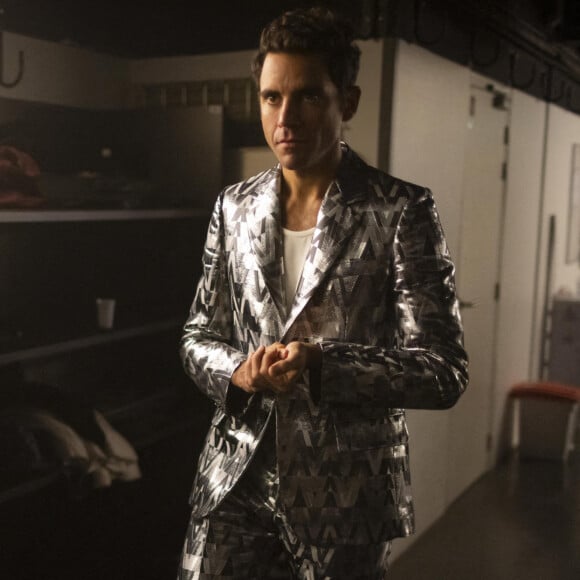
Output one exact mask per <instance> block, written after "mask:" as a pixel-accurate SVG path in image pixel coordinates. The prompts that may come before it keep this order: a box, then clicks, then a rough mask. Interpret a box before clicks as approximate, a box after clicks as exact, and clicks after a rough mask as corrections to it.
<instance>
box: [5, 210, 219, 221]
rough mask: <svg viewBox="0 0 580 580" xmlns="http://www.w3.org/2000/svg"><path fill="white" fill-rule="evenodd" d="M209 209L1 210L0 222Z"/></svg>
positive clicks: (176, 214) (190, 213)
mask: <svg viewBox="0 0 580 580" xmlns="http://www.w3.org/2000/svg"><path fill="white" fill-rule="evenodd" d="M209 215H210V210H208V209H200V208H181V209H178V208H175V209H93V210H91V209H74V210H72V209H71V210H18V209H14V210H1V211H0V223H39V222H96V221H128V220H152V219H180V218H187V217H198V218H203V217H209Z"/></svg>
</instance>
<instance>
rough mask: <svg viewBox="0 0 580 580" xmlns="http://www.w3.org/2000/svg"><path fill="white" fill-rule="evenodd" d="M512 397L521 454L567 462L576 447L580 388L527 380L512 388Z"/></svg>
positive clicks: (516, 439) (515, 436) (514, 420)
mask: <svg viewBox="0 0 580 580" xmlns="http://www.w3.org/2000/svg"><path fill="white" fill-rule="evenodd" d="M510 397H511V399H512V400H513V403H514V404H513V428H514V434H513V439H514V446H516V447H519V453H520V457H532V458H540V459H559V460H562V461H566V460H567V459H568V455H569V454H570V451H572V450H573V449H574V441H575V436H576V421H577V417H578V409H579V408H580V387H575V386H573V385H564V384H561V383H552V382H524V383H518V384H516V385H514V386H513V387H512V388H511V390H510Z"/></svg>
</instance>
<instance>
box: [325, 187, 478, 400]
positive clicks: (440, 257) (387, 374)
mask: <svg viewBox="0 0 580 580" xmlns="http://www.w3.org/2000/svg"><path fill="white" fill-rule="evenodd" d="M392 280H393V282H392V291H393V292H392V301H393V306H394V316H395V321H396V326H397V329H398V333H397V334H398V335H397V338H396V341H395V345H394V347H393V348H388V347H387V348H385V347H381V346H365V345H359V344H352V343H338V342H325V341H323V342H322V343H321V348H322V351H323V357H322V361H323V362H322V369H321V404H325V403H326V404H330V405H339V406H343V405H349V406H350V405H356V406H359V405H361V406H365V407H368V406H371V407H372V406H376V407H377V408H385V407H390V408H416V409H445V408H448V407H451V406H453V405H454V404H455V402H456V401H457V399H458V398H459V396H460V395H461V393H462V392H463V391H464V389H465V387H466V385H467V380H468V378H467V355H466V353H465V350H464V349H463V332H462V326H461V320H460V315H459V307H458V301H457V298H456V294H455V281H454V266H453V263H452V261H451V259H450V257H449V252H448V249H447V245H446V243H445V239H444V236H443V231H442V228H441V225H440V222H439V217H438V214H437V210H436V208H435V204H434V202H433V198H432V196H431V192H430V191H429V190H424V191H423V193H422V194H420V195H418V196H416V197H415V198H412V199H410V200H409V201H408V202H407V203H406V205H405V207H404V209H403V211H402V213H401V216H400V218H399V221H398V224H397V228H396V232H395V237H394V246H393V253H392ZM386 299H389V297H386Z"/></svg>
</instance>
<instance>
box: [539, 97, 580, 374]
mask: <svg viewBox="0 0 580 580" xmlns="http://www.w3.org/2000/svg"><path fill="white" fill-rule="evenodd" d="M547 117H548V135H547V139H546V167H545V178H544V200H543V212H542V219H541V231H540V232H539V233H540V235H541V239H540V264H539V266H540V267H539V275H538V278H537V281H536V284H537V288H538V301H537V305H536V306H537V308H536V330H537V331H536V334H535V337H534V350H533V361H532V372H533V373H536V372H537V369H539V350H540V337H541V330H542V329H541V323H542V311H541V309H542V306H543V300H544V287H545V280H546V267H547V244H548V224H549V218H550V215H554V216H555V217H556V235H555V244H554V254H553V274H552V293H555V292H557V291H558V290H559V289H560V288H567V289H569V290H570V291H571V292H572V293H575V292H576V288H577V283H578V280H579V279H580V270H579V269H578V264H577V263H575V264H566V242H567V235H568V229H567V228H568V212H569V195H570V175H571V162H572V145H573V144H574V143H580V116H579V115H575V114H573V113H571V112H569V111H566V110H564V109H561V108H560V107H558V106H556V105H550V107H549V109H548V115H547Z"/></svg>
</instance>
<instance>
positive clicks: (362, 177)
mask: <svg viewBox="0 0 580 580" xmlns="http://www.w3.org/2000/svg"><path fill="white" fill-rule="evenodd" d="M337 181H338V183H339V185H340V187H341V189H342V191H343V194H344V195H345V197H346V198H347V199H349V198H350V199H352V200H353V201H354V200H355V199H357V198H359V199H360V198H361V197H363V198H366V199H367V201H369V202H372V201H373V200H374V201H380V200H382V201H389V202H391V203H396V202H397V201H399V202H404V201H409V202H411V203H413V202H418V201H421V200H423V199H426V198H431V197H432V194H431V191H430V189H429V188H427V187H424V186H422V185H418V184H416V183H412V182H410V181H405V180H403V179H400V178H398V177H395V176H393V175H391V174H389V173H386V172H385V171H382V170H381V169H378V168H376V167H373V166H372V165H369V164H368V163H366V162H365V161H364V160H363V159H362V158H361V157H360V156H359V155H358V154H357V153H355V152H354V151H352V150H351V149H347V150H346V152H345V155H344V157H343V162H342V163H341V167H340V169H339V173H338V176H337Z"/></svg>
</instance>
